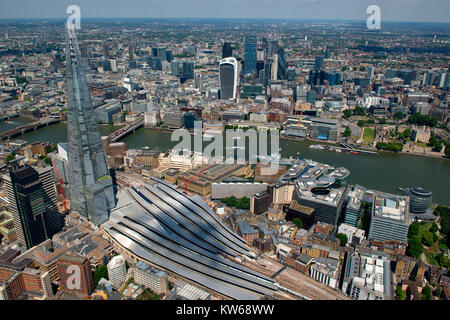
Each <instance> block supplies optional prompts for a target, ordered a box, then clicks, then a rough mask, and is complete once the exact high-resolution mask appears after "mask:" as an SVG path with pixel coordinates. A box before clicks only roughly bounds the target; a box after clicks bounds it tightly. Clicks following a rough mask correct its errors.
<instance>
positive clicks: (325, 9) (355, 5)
mask: <svg viewBox="0 0 450 320" xmlns="http://www.w3.org/2000/svg"><path fill="white" fill-rule="evenodd" d="M72 4H74V5H78V6H80V8H81V17H82V18H83V17H84V18H99V19H102V18H161V19H274V20H278V19H281V20H283V19H284V20H335V21H364V20H366V19H367V17H368V16H369V15H368V14H367V13H366V9H367V7H368V6H369V5H378V6H379V7H380V9H381V21H382V22H383V21H385V22H418V23H421V22H436V23H450V15H449V14H448V12H450V1H448V0H226V1H221V0H151V1H146V0H127V1H123V0H109V1H108V0H0V5H1V7H2V11H1V12H0V19H53V18H65V17H67V16H68V15H67V14H66V8H67V7H68V6H69V5H72ZM219 8H220V10H219Z"/></svg>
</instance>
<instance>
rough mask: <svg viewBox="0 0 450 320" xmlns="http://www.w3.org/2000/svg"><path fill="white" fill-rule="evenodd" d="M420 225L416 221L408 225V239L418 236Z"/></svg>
mask: <svg viewBox="0 0 450 320" xmlns="http://www.w3.org/2000/svg"><path fill="white" fill-rule="evenodd" d="M419 230H420V225H419V223H418V222H417V221H414V222H413V223H411V224H410V225H409V229H408V238H413V237H415V236H417V235H419Z"/></svg>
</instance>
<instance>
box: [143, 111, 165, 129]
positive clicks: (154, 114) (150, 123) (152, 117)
mask: <svg viewBox="0 0 450 320" xmlns="http://www.w3.org/2000/svg"><path fill="white" fill-rule="evenodd" d="M159 121H161V117H160V114H159V110H157V109H152V110H150V111H147V112H145V113H144V126H145V127H154V126H156V125H157V124H158V122H159Z"/></svg>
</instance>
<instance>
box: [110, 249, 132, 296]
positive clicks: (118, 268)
mask: <svg viewBox="0 0 450 320" xmlns="http://www.w3.org/2000/svg"><path fill="white" fill-rule="evenodd" d="M107 269H108V277H109V281H110V282H111V283H112V285H113V287H114V288H116V289H119V288H120V286H121V285H122V283H123V282H124V281H125V277H126V276H127V267H126V265H125V259H124V258H123V256H122V255H118V256H115V257H113V258H112V259H111V260H110V261H109V263H108V265H107Z"/></svg>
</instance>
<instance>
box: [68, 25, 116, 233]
mask: <svg viewBox="0 0 450 320" xmlns="http://www.w3.org/2000/svg"><path fill="white" fill-rule="evenodd" d="M66 68H67V75H66V89H67V109H68V110H67V131H68V134H67V136H68V147H69V152H68V155H69V168H70V172H69V188H70V200H71V210H72V211H75V212H77V213H79V214H80V215H81V216H82V217H83V218H85V219H89V220H90V221H91V222H93V223H94V224H101V223H103V222H105V221H106V220H108V217H109V211H110V209H111V208H114V207H115V202H116V200H115V196H114V191H113V182H112V178H111V176H110V175H109V170H108V166H107V164H106V157H105V153H104V151H103V145H102V142H101V139H100V133H99V131H98V124H97V121H96V118H95V117H93V116H92V115H93V114H94V108H93V106H92V102H91V97H90V95H89V89H88V85H87V82H86V76H85V74H84V70H83V67H82V63H81V59H80V50H79V48H78V42H77V38H76V35H75V32H74V31H72V30H68V31H67V34H66Z"/></svg>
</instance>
